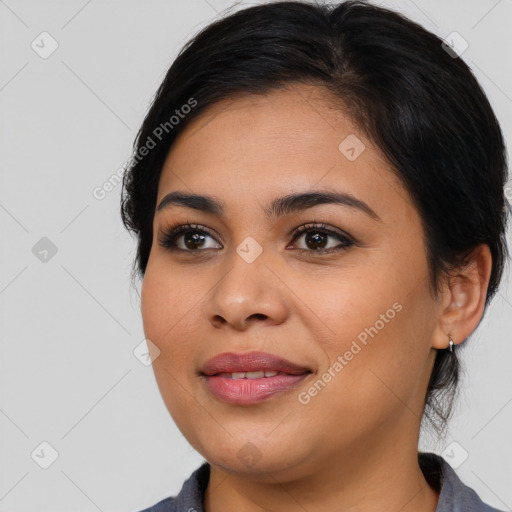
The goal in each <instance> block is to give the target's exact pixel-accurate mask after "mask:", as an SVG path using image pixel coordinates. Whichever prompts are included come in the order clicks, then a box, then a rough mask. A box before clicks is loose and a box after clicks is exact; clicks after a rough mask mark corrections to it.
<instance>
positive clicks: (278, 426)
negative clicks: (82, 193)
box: [142, 86, 438, 479]
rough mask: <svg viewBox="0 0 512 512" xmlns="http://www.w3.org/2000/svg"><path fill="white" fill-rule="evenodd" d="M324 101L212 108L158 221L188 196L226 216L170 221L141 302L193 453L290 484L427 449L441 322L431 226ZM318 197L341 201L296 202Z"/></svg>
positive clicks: (186, 214) (192, 134) (184, 139)
mask: <svg viewBox="0 0 512 512" xmlns="http://www.w3.org/2000/svg"><path fill="white" fill-rule="evenodd" d="M326 97H327V96H326V93H325V91H323V90H322V89H319V88H314V87H309V86H296V87H294V88H289V89H287V90H280V91H276V92H272V93H271V94H269V95H268V96H265V97H263V96H246V97H243V98H238V99H233V100H230V101H223V102H220V103H217V104H216V105H214V106H212V107H210V108H209V109H208V110H207V111H205V113H203V114H201V115H200V116H198V117H197V118H196V119H194V120H193V121H192V122H191V123H190V124H189V125H188V126H187V127H186V129H185V130H184V132H183V133H182V134H181V135H180V136H179V137H178V139H177V141H176V142H175V144H174V146H173V148H172V151H171V152H170V153H169V155H168V157H167V160H166V162H165V165H164V168H163V171H162V175H161V179H160V183H159V188H158V198H157V205H160V203H161V201H162V200H163V199H164V198H165V197H166V196H167V195H168V194H170V193H173V192H180V193H182V194H191V195H198V196H207V197H208V198H210V201H215V202H218V203H219V205H220V206H221V208H220V206H217V207H216V208H213V207H210V206H212V205H210V203H209V201H206V200H199V199H194V200H190V199H189V200H187V201H185V200H183V198H182V200H179V199H176V197H174V200H171V199H172V198H171V199H169V200H168V201H166V203H167V204H166V206H165V207H162V208H161V209H157V212H156V214H155V217H154V224H153V230H154V232H153V246H152V248H151V254H150V258H149V262H148V266H147V270H146V274H145V277H144V281H143V286H142V315H143V322H144V331H145V335H146V337H147V338H148V339H149V340H150V341H151V342H152V343H153V344H154V345H156V347H157V348H158V350H159V352H158V350H156V349H154V350H153V355H154V356H155V355H157V354H158V356H157V357H156V359H155V360H154V361H153V367H154V372H155V375H156V379H157V382H158V386H159V388H160V391H161V394H162V397H163V400H164V402H165V404H166V406H167V408H168V410H169V412H170V413H171V415H172V417H173V418H174V420H175V422H176V424H177V425H178V427H179V428H180V430H181V431H182V433H183V435H184V436H185V437H186V438H187V439H188V441H189V442H190V443H191V444H192V446H194V448H196V449H197V451H198V452H199V453H201V454H202V455H203V456H204V457H205V458H206V459H207V460H208V461H209V462H210V463H212V464H213V465H217V466H221V467H223V468H226V469H229V470H233V471H237V472H245V473H252V474H257V473H260V474H262V475H263V473H265V472H271V471H272V472H280V473H279V478H283V479H286V478H292V477H297V476H300V475H308V474H311V473H314V472H318V470H319V469H320V468H322V467H325V466H326V464H340V463H342V462H343V461H344V460H348V459H346V457H347V456H350V455H354V456H356V455H357V457H359V459H350V460H351V461H355V460H364V457H365V456H369V454H370V453H371V454H372V456H377V455H378V454H379V453H388V454H389V453H390V450H393V449H395V448H396V447H397V446H398V445H400V446H402V447H404V446H406V447H408V448H410V449H411V451H412V452H413V453H416V450H417V435H418V429H419V421H420V418H421V415H422V412H423V401H424V397H425V392H426V387H427V383H428V379H429V377H430V373H431V370H432V367H433V362H434V356H435V351H434V350H433V349H432V340H433V336H434V331H435V329H436V325H435V322H436V318H437V316H436V315H437V312H438V306H437V303H436V302H434V300H433V299H432V297H431V295H430V293H429V286H428V285H429V281H428V269H427V260H426V249H425V243H424V240H423V231H422V227H421V221H420V217H419V214H418V212H417V211H416V209H415V208H414V206H413V205H412V202H411V199H410V197H409V195H408V194H407V192H406V190H405V189H404V188H403V187H402V186H401V185H400V183H399V181H398V180H397V179H396V177H395V176H394V175H393V173H392V171H391V168H390V166H389V164H388V163H387V162H386V161H385V160H384V158H383V157H382V156H381V154H380V152H379V150H378V149H377V148H376V146H375V145H374V144H372V143H371V142H370V140H368V139H367V137H365V136H364V135H363V133H362V132H361V130H360V129H358V128H357V126H356V125H355V124H354V123H353V122H352V121H351V120H350V118H348V117H345V116H344V115H343V114H342V113H341V112H340V111H339V110H338V109H335V108H333V107H329V105H328V104H327V102H326V100H325V98H326ZM315 191H316V192H319V193H321V194H331V195H334V194H338V195H339V196H338V200H335V199H334V198H333V197H334V196H332V197H331V199H329V198H326V197H323V196H320V195H319V196H316V199H315V196H310V197H309V198H308V197H303V198H302V199H301V198H300V196H301V195H302V194H311V193H312V192H315ZM292 195H297V196H298V197H297V198H296V199H295V200H287V201H285V202H284V203H280V202H279V201H280V200H281V198H284V197H290V196H292ZM322 197H323V199H322ZM276 201H278V203H277V206H275V207H273V206H272V205H273V203H275V202H276ZM188 223H190V224H192V227H189V228H187V231H186V232H181V233H178V234H176V235H175V236H170V237H169V236H168V237H167V242H168V243H167V247H166V246H164V245H163V244H162V242H164V241H165V240H164V239H165V235H166V232H167V231H168V228H169V227H174V226H178V225H184V224H188ZM297 228H299V229H300V230H302V229H306V231H303V232H300V233H296V232H295V231H294V230H296V229H297ZM150 346H151V345H150ZM212 358H216V360H214V361H213V362H212V361H211V360H212ZM282 360H286V361H287V363H283V361H282ZM247 372H249V373H247ZM265 372H266V373H265ZM276 372H277V374H276ZM276 474H277V473H276Z"/></svg>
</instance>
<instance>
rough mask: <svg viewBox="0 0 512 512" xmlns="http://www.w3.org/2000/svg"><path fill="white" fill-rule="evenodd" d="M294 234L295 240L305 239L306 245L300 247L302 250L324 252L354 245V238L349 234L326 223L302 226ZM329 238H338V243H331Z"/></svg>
mask: <svg viewBox="0 0 512 512" xmlns="http://www.w3.org/2000/svg"><path fill="white" fill-rule="evenodd" d="M294 235H295V236H294V238H293V240H294V241H295V240H299V239H301V238H302V239H303V243H304V245H305V247H298V249H299V250H300V251H306V252H316V253H324V252H333V251H340V250H343V249H347V248H348V247H350V246H352V245H354V242H353V240H351V239H350V238H349V237H348V236H346V235H343V234H341V233H337V232H335V231H332V230H330V229H327V228H325V227H324V225H321V226H318V227H317V226H309V227H307V226H302V227H301V228H299V229H298V230H296V231H295V233H294ZM329 239H331V240H333V239H336V240H337V241H338V243H337V244H336V243H334V244H333V243H331V244H329Z"/></svg>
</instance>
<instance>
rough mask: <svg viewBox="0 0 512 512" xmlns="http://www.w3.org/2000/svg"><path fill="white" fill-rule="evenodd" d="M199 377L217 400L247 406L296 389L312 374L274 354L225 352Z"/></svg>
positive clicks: (214, 359)
mask: <svg viewBox="0 0 512 512" xmlns="http://www.w3.org/2000/svg"><path fill="white" fill-rule="evenodd" d="M201 373H202V375H203V377H204V380H205V384H206V388H207V390H208V391H209V393H211V394H212V395H213V396H214V397H215V398H216V399H218V400H220V401H222V402H225V403H230V404H234V405H250V404H255V403H259V402H261V401H263V400H267V399H269V398H270V397H272V396H274V395H276V394H278V393H281V392H284V391H287V390H290V389H292V388H294V387H296V386H297V384H298V383H300V382H301V381H302V380H304V379H305V378H307V377H308V375H310V374H311V371H310V370H309V369H308V368H306V367H303V366H299V365H297V364H295V363H292V362H291V361H288V360H286V359H283V358H280V357H277V356H275V355H273V354H268V353H264V352H249V353H246V354H235V353H232V352H227V353H224V354H219V355H218V356H215V357H213V358H212V359H210V360H209V361H207V362H206V364H205V365H204V367H203V368H202V370H201Z"/></svg>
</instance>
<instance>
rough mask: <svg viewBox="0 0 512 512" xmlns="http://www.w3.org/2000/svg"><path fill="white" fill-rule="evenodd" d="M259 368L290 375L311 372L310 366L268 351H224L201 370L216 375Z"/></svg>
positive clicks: (205, 373) (206, 373)
mask: <svg viewBox="0 0 512 512" xmlns="http://www.w3.org/2000/svg"><path fill="white" fill-rule="evenodd" d="M258 370H267V371H276V372H283V373H289V374H290V375H302V374H304V373H309V372H310V370H309V369H308V368H305V367H303V366H299V365H297V364H295V363H292V362H291V361H288V360H286V359H283V358H282V357H278V356H275V355H274V354H268V353H266V352H246V353H244V354H237V353H234V352H224V353H223V354H218V355H216V356H214V357H212V358H211V359H209V360H208V361H207V362H206V363H205V365H204V366H203V367H202V369H201V372H202V373H203V374H204V375H216V374H217V373H233V372H252V371H258Z"/></svg>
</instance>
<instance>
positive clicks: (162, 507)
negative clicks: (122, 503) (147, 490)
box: [140, 497, 176, 512]
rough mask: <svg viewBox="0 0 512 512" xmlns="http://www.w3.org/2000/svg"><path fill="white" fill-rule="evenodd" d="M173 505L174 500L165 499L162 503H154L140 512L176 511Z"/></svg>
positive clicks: (170, 498)
mask: <svg viewBox="0 0 512 512" xmlns="http://www.w3.org/2000/svg"><path fill="white" fill-rule="evenodd" d="M175 503H176V498H173V497H169V498H165V499H163V500H162V501H159V502H158V503H155V504H154V505H153V506H151V507H149V508H145V509H144V510H141V511H140V512H171V511H172V512H174V511H175V510H176V507H175Z"/></svg>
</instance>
